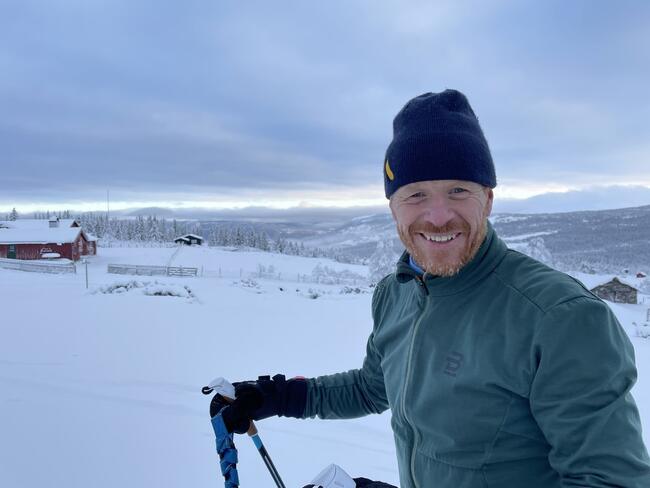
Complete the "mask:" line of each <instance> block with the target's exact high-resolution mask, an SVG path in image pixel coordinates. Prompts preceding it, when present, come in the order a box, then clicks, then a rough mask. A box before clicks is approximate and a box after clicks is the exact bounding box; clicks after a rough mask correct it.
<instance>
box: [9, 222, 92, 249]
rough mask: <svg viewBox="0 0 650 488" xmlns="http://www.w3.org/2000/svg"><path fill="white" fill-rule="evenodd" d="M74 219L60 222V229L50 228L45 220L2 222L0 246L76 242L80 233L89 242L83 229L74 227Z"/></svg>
mask: <svg viewBox="0 0 650 488" xmlns="http://www.w3.org/2000/svg"><path fill="white" fill-rule="evenodd" d="M74 223H75V220H74V219H65V220H60V221H59V226H58V227H50V223H49V221H47V220H45V219H18V220H14V221H12V220H7V221H2V222H0V244H52V243H60V244H63V243H68V242H74V241H75V240H76V239H77V236H78V235H79V233H80V232H81V233H83V235H84V236H85V237H86V239H87V240H88V235H87V234H86V233H85V232H83V230H82V229H81V227H72V225H73V224H74Z"/></svg>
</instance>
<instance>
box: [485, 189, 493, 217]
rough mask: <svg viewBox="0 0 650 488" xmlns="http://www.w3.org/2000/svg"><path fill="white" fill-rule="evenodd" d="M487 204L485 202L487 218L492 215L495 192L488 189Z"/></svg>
mask: <svg viewBox="0 0 650 488" xmlns="http://www.w3.org/2000/svg"><path fill="white" fill-rule="evenodd" d="M486 194H487V202H485V216H486V217H489V216H490V214H491V213H492V202H493V201H494V192H493V191H492V188H488V189H487V193H486Z"/></svg>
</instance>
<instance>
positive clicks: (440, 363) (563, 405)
mask: <svg viewBox="0 0 650 488" xmlns="http://www.w3.org/2000/svg"><path fill="white" fill-rule="evenodd" d="M393 127H394V135H393V140H392V142H391V143H390V145H389V147H388V150H387V152H386V158H385V160H384V183H385V190H386V197H387V198H389V200H390V209H391V212H392V214H393V217H394V219H395V222H396V225H397V230H398V232H399V236H400V238H401V240H402V242H403V243H404V246H405V247H406V252H405V253H404V254H403V255H402V257H401V259H400V260H399V262H398V264H397V269H396V271H395V273H393V274H391V275H389V276H387V277H385V278H384V279H383V280H382V281H381V282H380V283H379V284H378V286H377V287H376V290H375V293H374V295H373V299H372V314H373V319H374V327H373V331H372V333H371V334H370V337H369V339H368V344H367V350H366V357H365V360H364V362H363V366H362V367H361V368H360V369H357V370H351V371H348V372H345V373H338V374H334V375H327V376H321V377H317V378H312V379H307V380H305V379H292V380H288V381H286V380H285V379H284V377H283V376H280V375H276V376H275V377H274V378H273V379H271V378H269V377H261V378H260V379H259V380H258V381H256V382H247V383H242V384H239V385H237V396H238V399H237V400H236V401H235V403H234V404H233V405H232V406H230V407H227V408H226V409H225V410H224V411H223V418H224V420H225V422H226V425H227V427H228V429H229V430H231V431H232V430H235V431H238V432H242V431H245V430H246V428H247V427H248V422H249V420H250V419H251V418H252V419H260V418H265V417H268V416H270V415H284V416H293V417H298V418H308V417H315V416H318V417H320V418H325V419H332V418H354V417H360V416H363V415H368V414H371V413H380V412H383V411H384V410H386V409H388V408H390V409H391V413H392V420H391V425H392V428H393V432H394V437H395V443H396V447H397V456H398V464H399V471H400V484H401V486H402V488H411V487H418V488H424V487H440V488H447V487H448V488H474V487H477V488H478V487H482V488H484V487H503V488H520V487H527V488H537V487H539V488H552V487H567V486H587V487H605V486H607V487H612V486H622V487H630V488H631V487H639V488H640V487H650V460H649V458H648V454H647V452H646V449H645V447H644V445H643V441H642V437H641V423H640V420H639V414H638V411H637V408H636V405H635V403H634V400H633V399H632V396H631V395H630V389H631V388H632V385H633V384H634V382H635V380H636V368H635V365H634V351H633V348H632V345H631V344H630V341H629V339H628V338H627V336H626V334H625V332H624V331H623V330H622V328H621V326H620V324H619V323H618V321H617V320H616V318H615V316H614V314H613V313H612V312H611V310H610V309H609V308H608V307H607V305H606V304H605V303H604V302H603V301H601V300H600V299H599V298H597V297H596V296H594V295H593V294H591V293H590V292H589V291H588V290H587V289H586V288H585V287H584V286H583V285H582V284H581V283H579V282H578V281H576V280H574V279H573V278H571V277H569V276H567V275H565V274H563V273H560V272H558V271H555V270H553V269H551V268H549V267H547V266H545V265H543V264H541V263H539V262H537V261H535V260H533V259H531V258H529V257H527V256H525V255H523V254H520V253H518V252H516V251H513V250H509V249H507V248H506V246H505V245H504V243H503V242H502V241H501V240H500V239H499V237H498V236H497V235H496V233H495V231H494V229H493V228H492V226H491V224H490V223H489V221H488V220H487V217H488V216H489V215H490V212H491V209H492V201H493V193H492V189H493V188H494V187H495V186H496V176H495V171H494V165H493V162H492V157H491V155H490V151H489V148H488V144H487V141H486V140H485V138H484V136H483V132H482V131H481V128H480V126H479V123H478V120H477V118H476V116H475V115H474V112H473V111H472V109H471V107H470V105H469V103H468V101H467V99H466V98H465V96H464V95H463V94H462V93H460V92H458V91H455V90H446V91H444V92H442V93H427V94H424V95H421V96H419V97H416V98H414V99H413V100H411V101H409V102H408V103H407V104H406V106H405V107H404V108H403V109H402V110H401V111H400V112H399V113H398V114H397V116H396V117H395V120H394V124H393Z"/></svg>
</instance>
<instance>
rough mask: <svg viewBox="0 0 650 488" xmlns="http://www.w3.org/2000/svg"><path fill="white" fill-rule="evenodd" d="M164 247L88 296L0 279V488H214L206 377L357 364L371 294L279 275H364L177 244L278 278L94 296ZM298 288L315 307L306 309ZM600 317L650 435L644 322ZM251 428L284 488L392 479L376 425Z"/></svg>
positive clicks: (184, 258)
mask: <svg viewBox="0 0 650 488" xmlns="http://www.w3.org/2000/svg"><path fill="white" fill-rule="evenodd" d="M175 251H176V250H175V249H174V248H146V249H138V248H128V249H119V248H112V249H100V255H99V256H97V257H95V258H92V260H91V264H90V266H89V276H90V282H91V283H90V290H89V291H86V289H85V284H84V274H83V273H82V272H81V271H82V270H83V268H82V267H79V270H80V273H79V274H77V275H62V276H49V275H41V274H35V273H25V272H19V271H9V270H0V313H1V314H2V321H1V322H0V333H1V337H2V340H1V341H0V415H1V416H2V424H1V425H2V441H0V486H3V487H29V488H31V487H38V488H41V487H43V486H47V487H66V488H67V487H69V488H75V487H79V488H81V487H83V488H87V487H90V486H92V487H98V488H102V487H111V488H118V487H119V488H121V487H154V486H155V487H188V486H191V487H214V486H222V481H221V478H220V475H219V469H218V464H217V458H216V453H215V452H214V440H213V434H212V430H211V426H210V423H209V419H208V414H207V412H208V404H209V398H208V397H204V396H203V395H201V393H200V388H201V386H203V385H204V384H206V383H207V382H208V381H209V380H211V379H212V378H213V377H215V376H225V377H228V378H230V379H232V380H237V379H248V378H254V377H255V376H256V375H257V374H265V373H271V374H273V373H276V372H283V373H285V374H287V375H289V376H293V375H304V376H316V375H319V374H326V373H332V372H337V371H343V370H347V369H350V368H354V367H358V366H359V365H360V364H361V361H362V359H363V354H364V350H365V342H366V338H367V335H368V333H369V332H370V329H371V326H372V324H371V319H370V294H369V293H360V294H341V293H339V292H340V290H341V288H342V286H341V285H338V286H336V285H330V286H328V285H314V284H313V283H312V284H305V283H300V282H297V281H296V280H292V278H291V276H293V274H295V275H296V276H297V275H298V274H309V273H311V271H312V270H313V268H314V267H315V266H316V265H317V264H318V262H319V261H321V264H322V265H330V266H332V267H335V266H341V267H347V268H350V271H353V272H358V273H359V274H363V273H364V272H365V271H364V269H363V267H353V266H351V265H341V264H339V263H332V262H329V263H326V262H325V261H324V260H313V259H306V258H296V257H288V256H279V255H271V254H263V253H254V252H251V253H239V252H230V251H226V250H206V249H205V248H191V249H190V248H183V249H182V250H181V251H180V252H179V253H178V254H177V255H176V256H174V258H173V261H174V263H173V264H174V265H179V264H183V265H184V266H190V265H192V266H203V267H204V268H205V269H215V268H218V267H219V266H221V267H222V268H223V269H226V267H227V268H228V269H235V270H239V269H244V270H247V271H251V272H254V271H255V270H256V269H257V266H258V264H260V263H261V264H262V265H264V266H268V265H269V264H274V266H276V267H277V269H279V270H280V273H282V274H283V276H281V279H279V280H277V279H275V280H272V281H271V280H265V279H262V280H258V285H257V286H256V287H251V286H247V285H246V283H242V282H241V281H240V280H239V279H237V278H235V279H233V278H231V277H223V278H218V277H206V276H204V277H203V278H164V277H163V278H161V277H137V280H138V281H140V282H150V283H153V282H155V281H158V282H159V285H158V286H161V287H162V288H165V287H167V288H168V289H173V288H174V286H176V287H182V286H186V287H188V288H189V289H190V290H191V292H192V295H193V297H194V298H178V297H173V296H146V295H144V294H143V293H142V290H143V289H142V288H136V289H132V290H130V291H125V292H123V293H119V294H116V293H113V294H103V293H93V291H94V290H98V289H99V288H101V287H102V286H106V285H109V284H115V283H120V282H128V281H130V280H133V279H134V277H126V276H116V275H108V274H106V273H105V269H106V264H107V263H108V262H111V263H115V262H118V263H119V262H124V263H137V264H163V265H164V264H166V263H167V262H168V261H169V260H170V259H171V258H172V256H173V253H174V252H175ZM257 254H260V255H257ZM144 261H146V263H145V262H144ZM341 270H342V269H339V271H341ZM160 283H163V285H160ZM150 286H153V284H151V285H150ZM307 287H317V288H318V290H319V291H320V292H321V296H320V297H319V298H318V299H316V300H314V299H310V298H309V296H310V295H309V294H307V293H305V290H306V288H307ZM281 289H282V290H281ZM296 290H299V291H296ZM612 308H613V310H614V311H615V313H616V314H617V316H618V317H619V318H620V320H621V322H622V324H623V326H624V327H625V328H626V330H627V331H628V332H629V333H630V335H631V336H632V342H633V344H634V346H635V348H636V351H637V361H638V366H639V382H638V384H637V386H636V387H635V390H634V393H635V396H636V398H637V401H638V403H639V407H640V410H641V415H642V418H643V420H644V423H645V425H648V422H650V341H649V340H643V339H640V338H637V337H634V336H633V327H632V325H631V324H632V322H633V321H636V322H639V321H642V319H643V318H644V314H645V307H643V306H640V305H612ZM259 428H260V434H261V436H262V439H263V440H264V442H265V443H266V445H267V448H268V450H269V453H270V454H271V457H272V458H273V460H274V461H275V464H276V465H277V467H278V469H279V471H280V473H281V474H282V476H283V478H284V481H285V483H286V485H287V486H289V487H297V486H303V484H305V483H306V482H307V481H308V480H309V479H310V478H311V477H312V476H314V475H315V474H317V473H318V472H319V471H320V470H321V469H322V468H323V467H324V466H325V465H327V464H328V463H330V462H336V463H338V464H340V465H341V466H343V467H344V468H345V469H347V470H348V471H349V472H350V473H351V474H352V475H355V476H358V475H364V476H367V477H371V478H376V479H383V480H385V481H388V482H392V483H395V484H396V483H397V481H398V476H397V466H396V461H395V453H394V448H393V440H392V433H391V431H390V425H389V416H388V414H384V415H381V416H371V417H366V418H363V419H357V420H349V421H319V420H295V419H267V420H265V421H263V422H260V423H259ZM645 439H646V442H648V441H650V437H649V436H648V434H647V433H646V435H645ZM237 444H238V447H239V450H240V465H239V470H240V477H241V482H242V486H244V487H246V486H255V487H263V486H273V485H272V481H271V479H270V477H269V475H268V473H267V472H266V469H265V467H264V465H263V464H262V461H261V460H260V459H259V456H258V455H257V453H256V451H255V450H254V448H253V446H252V443H251V442H250V441H249V440H248V439H246V438H245V437H239V438H238V439H237Z"/></svg>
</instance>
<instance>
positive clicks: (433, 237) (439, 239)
mask: <svg viewBox="0 0 650 488" xmlns="http://www.w3.org/2000/svg"><path fill="white" fill-rule="evenodd" d="M422 235H423V236H424V237H425V238H426V239H427V240H429V241H433V242H447V241H451V240H452V239H455V238H456V234H448V235H434V234H422Z"/></svg>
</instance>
